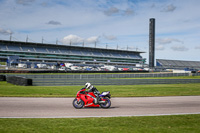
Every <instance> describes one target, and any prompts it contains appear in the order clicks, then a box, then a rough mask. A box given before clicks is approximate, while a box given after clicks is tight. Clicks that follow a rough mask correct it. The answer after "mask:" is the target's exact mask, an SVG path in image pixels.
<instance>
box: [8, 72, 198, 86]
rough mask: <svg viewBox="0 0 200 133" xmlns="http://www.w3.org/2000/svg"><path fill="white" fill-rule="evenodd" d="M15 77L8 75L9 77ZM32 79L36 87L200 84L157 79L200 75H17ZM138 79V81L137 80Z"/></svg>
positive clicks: (195, 81) (189, 81)
mask: <svg viewBox="0 0 200 133" xmlns="http://www.w3.org/2000/svg"><path fill="white" fill-rule="evenodd" d="M9 76H13V75H7V77H9ZM15 76H20V77H24V78H27V79H32V85H34V86H67V85H84V84H85V83H86V82H91V83H92V84H95V85H140V84H184V83H200V79H192V78H191V79H157V78H155V77H158V78H159V77H179V76H200V74H199V73H195V74H189V73H151V74H150V73H149V74H73V75H71V74H69V75H54V74H52V75H29V74H26V75H22V74H20V75H17V74H15ZM151 77H152V78H155V79H145V78H151ZM137 78H138V79H137Z"/></svg>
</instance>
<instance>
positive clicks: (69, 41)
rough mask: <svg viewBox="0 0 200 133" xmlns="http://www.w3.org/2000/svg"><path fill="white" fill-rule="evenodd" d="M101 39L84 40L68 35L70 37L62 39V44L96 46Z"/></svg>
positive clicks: (90, 38) (96, 37) (93, 37)
mask: <svg viewBox="0 0 200 133" xmlns="http://www.w3.org/2000/svg"><path fill="white" fill-rule="evenodd" d="M98 39H99V37H98V36H92V37H89V38H82V37H79V36H77V35H72V34H71V35H68V36H65V37H64V38H63V39H62V43H63V44H83V43H84V44H95V43H97V42H98V41H99V40H98Z"/></svg>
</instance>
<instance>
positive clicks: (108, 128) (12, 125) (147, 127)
mask: <svg viewBox="0 0 200 133" xmlns="http://www.w3.org/2000/svg"><path fill="white" fill-rule="evenodd" d="M199 123H200V115H199V114H198V115H177V116H143V117H115V118H114V117H113V118H79V119H78V118H71V119H28V118H27V119H0V132H1V133H4V132H5V133H8V132H9V133H22V132H30V133H31V132H34V133H37V132H38V133H39V132H40V133H43V132H44V133H55V132H56V133H58V132H63V133H64V132H65V133H66V132H67V133H84V132H85V133H93V132H95V133H100V132H105V133H147V132H151V133H199V132H200V126H199Z"/></svg>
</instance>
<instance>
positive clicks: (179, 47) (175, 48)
mask: <svg viewBox="0 0 200 133" xmlns="http://www.w3.org/2000/svg"><path fill="white" fill-rule="evenodd" d="M171 49H172V50H174V51H188V50H189V49H188V48H186V47H185V46H173V47H171Z"/></svg>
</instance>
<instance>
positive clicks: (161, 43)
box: [0, 0, 200, 63]
mask: <svg viewBox="0 0 200 133" xmlns="http://www.w3.org/2000/svg"><path fill="white" fill-rule="evenodd" d="M199 6H200V0H0V40H10V39H11V40H13V41H28V42H37V43H42V42H43V43H50V44H58V45H74V46H84V47H99V48H109V49H121V50H127V49H128V50H133V51H135V50H137V51H142V52H145V53H143V54H141V55H142V57H144V58H147V63H148V58H149V56H148V55H149V52H148V51H149V19H150V18H155V23H156V28H155V34H156V35H155V49H156V51H155V58H156V59H170V60H186V61H200V13H199V12H200V8H199Z"/></svg>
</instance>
